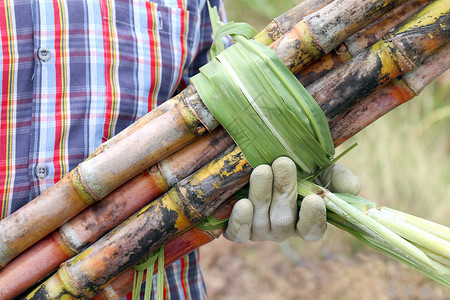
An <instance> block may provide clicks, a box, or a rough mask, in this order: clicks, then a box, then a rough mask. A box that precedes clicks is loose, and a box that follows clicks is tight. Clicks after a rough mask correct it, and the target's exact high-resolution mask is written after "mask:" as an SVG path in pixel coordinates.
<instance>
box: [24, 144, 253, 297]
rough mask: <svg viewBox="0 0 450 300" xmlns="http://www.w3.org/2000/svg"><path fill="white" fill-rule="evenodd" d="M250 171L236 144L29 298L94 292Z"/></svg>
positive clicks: (212, 205) (214, 204)
mask: <svg viewBox="0 0 450 300" xmlns="http://www.w3.org/2000/svg"><path fill="white" fill-rule="evenodd" d="M251 170H252V168H251V166H250V165H249V164H248V162H247V161H246V160H245V158H244V157H243V154H242V153H241V152H240V150H239V148H237V146H232V147H230V148H229V149H228V150H227V151H226V152H225V153H224V154H223V155H220V156H218V157H217V158H215V159H214V160H213V161H212V162H210V163H209V164H207V165H206V166H205V167H203V168H201V169H200V170H199V171H197V172H196V173H194V174H193V175H191V176H189V177H187V178H185V179H183V180H182V181H180V182H178V183H177V185H176V186H175V187H174V188H172V189H171V190H169V192H167V193H166V194H165V195H164V196H162V197H160V198H158V199H156V200H155V201H153V202H152V203H150V204H149V205H147V206H145V207H144V208H143V209H141V210H140V211H139V212H137V213H136V214H134V215H133V216H132V217H131V218H129V219H128V220H127V221H125V222H123V223H122V224H121V225H120V226H118V227H117V228H115V229H114V230H112V231H110V232H109V233H108V234H107V235H105V236H104V237H102V238H101V239H100V240H98V241H97V242H96V243H94V244H93V245H92V246H90V247H89V248H87V249H86V250H85V251H83V252H82V253H81V254H79V255H77V256H75V257H74V258H72V259H71V260H69V261H67V262H65V263H63V264H62V265H61V267H60V268H59V270H58V271H57V273H56V274H55V275H53V276H52V277H51V278H50V279H49V280H47V281H46V282H44V283H43V284H42V285H41V286H39V287H38V288H37V289H36V290H35V291H33V292H32V293H31V294H30V295H28V298H29V299H42V298H44V299H45V298H47V299H55V298H62V297H65V296H69V295H71V296H75V297H79V298H90V297H93V296H95V295H96V294H97V293H98V292H99V290H100V289H101V288H103V287H104V286H105V285H106V284H107V283H108V282H109V281H110V280H111V279H113V278H114V277H116V276H117V275H119V274H120V273H121V272H123V271H125V270H126V269H128V268H129V267H131V266H132V265H134V264H136V263H137V262H138V261H140V260H141V258H142V257H143V256H144V255H146V254H147V253H148V252H152V251H154V250H156V249H158V248H159V247H160V246H161V245H163V244H164V243H165V242H167V241H168V240H169V239H171V238H172V237H174V236H175V235H176V234H178V233H180V232H181V231H184V230H185V229H186V228H188V227H190V226H192V225H194V224H195V223H197V222H198V221H200V220H202V219H204V218H205V217H207V216H209V215H210V214H211V213H212V212H213V211H214V210H215V209H217V208H218V207H219V206H220V205H221V204H222V203H223V202H224V201H225V200H226V199H228V198H229V197H230V196H231V195H232V194H233V193H234V192H235V191H237V190H238V189H239V188H241V187H242V186H243V185H244V184H245V183H246V182H247V180H248V177H249V175H250V172H251ZM56 282H59V283H58V284H56Z"/></svg>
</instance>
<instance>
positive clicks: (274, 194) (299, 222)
mask: <svg viewBox="0 0 450 300" xmlns="http://www.w3.org/2000/svg"><path fill="white" fill-rule="evenodd" d="M320 179H321V182H322V184H323V185H329V186H328V187H329V188H330V190H331V191H335V192H347V193H349V192H350V193H352V194H354V195H356V194H358V193H359V190H360V182H359V178H358V177H357V176H356V175H354V174H353V173H352V172H351V171H350V170H348V169H347V168H345V167H343V166H341V165H337V164H335V165H333V166H332V167H330V168H329V169H328V170H327V171H326V172H324V174H323V175H322V176H321V178H320ZM326 226H327V222H326V207H325V202H324V201H323V200H322V199H321V198H320V197H319V196H317V195H313V196H308V197H305V199H304V200H303V202H302V205H301V209H300V211H299V210H298V208H297V172H296V168H295V164H294V162H293V161H292V160H291V159H290V158H287V157H280V158H278V159H276V160H275V161H274V162H273V163H272V166H269V165H260V166H258V167H256V168H255V169H254V170H253V172H252V174H251V176H250V191H249V197H248V199H241V200H239V201H238V202H237V203H236V204H235V205H234V207H233V210H232V212H231V215H230V219H229V221H228V227H227V229H226V231H225V237H226V238H227V239H228V240H231V241H234V242H238V243H244V242H246V241H248V240H249V239H250V240H252V241H267V240H272V241H277V242H281V241H283V240H285V239H287V238H288V237H291V236H301V237H302V238H303V239H305V240H308V241H315V240H319V239H320V238H321V237H322V236H323V234H324V233H325V230H326Z"/></svg>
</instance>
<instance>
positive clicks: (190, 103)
mask: <svg viewBox="0 0 450 300" xmlns="http://www.w3.org/2000/svg"><path fill="white" fill-rule="evenodd" d="M184 103H185V105H186V106H187V107H188V108H189V110H188V111H185V110H183V112H185V113H186V116H185V117H186V118H187V119H189V120H190V121H191V120H192V121H191V122H192V123H193V126H194V124H195V126H196V127H195V130H196V131H198V132H199V135H200V134H203V133H205V131H206V130H207V131H208V132H211V131H213V130H214V129H215V128H216V127H217V126H219V122H217V120H216V119H215V118H214V116H213V115H212V114H211V112H210V111H209V110H208V108H207V107H206V106H205V104H203V101H202V99H201V98H200V95H199V94H198V93H195V94H193V95H191V96H189V97H187V98H186V99H185V100H184ZM205 129H206V130H205ZM200 132H201V133H200Z"/></svg>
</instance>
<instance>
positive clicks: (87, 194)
mask: <svg viewBox="0 0 450 300" xmlns="http://www.w3.org/2000/svg"><path fill="white" fill-rule="evenodd" d="M69 176H70V179H71V182H72V184H73V186H74V187H75V189H76V191H77V192H78V194H79V195H80V196H81V198H82V199H84V200H85V202H86V204H87V205H91V204H93V203H95V202H97V201H99V200H101V198H98V197H96V196H95V194H94V193H93V192H92V191H91V190H90V188H89V185H88V184H87V183H86V182H85V181H84V179H83V175H82V171H81V169H80V168H79V167H76V168H75V169H74V170H73V171H72V172H70V173H69Z"/></svg>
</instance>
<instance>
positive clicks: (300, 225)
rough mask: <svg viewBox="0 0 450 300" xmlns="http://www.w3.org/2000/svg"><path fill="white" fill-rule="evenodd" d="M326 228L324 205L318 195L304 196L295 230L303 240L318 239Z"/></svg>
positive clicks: (312, 240)
mask: <svg viewBox="0 0 450 300" xmlns="http://www.w3.org/2000/svg"><path fill="white" fill-rule="evenodd" d="M326 229H327V221H326V207H325V203H324V201H323V199H322V198H321V197H319V196H318V195H310V196H306V197H305V198H304V199H303V201H302V204H301V207H300V212H299V220H298V222H297V232H298V234H299V235H300V236H301V237H302V238H303V239H304V240H305V241H309V242H314V241H317V240H320V239H321V238H322V237H323V235H324V234H325V231H326Z"/></svg>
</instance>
